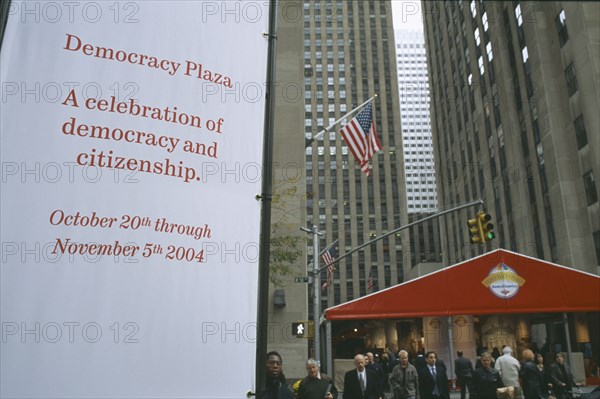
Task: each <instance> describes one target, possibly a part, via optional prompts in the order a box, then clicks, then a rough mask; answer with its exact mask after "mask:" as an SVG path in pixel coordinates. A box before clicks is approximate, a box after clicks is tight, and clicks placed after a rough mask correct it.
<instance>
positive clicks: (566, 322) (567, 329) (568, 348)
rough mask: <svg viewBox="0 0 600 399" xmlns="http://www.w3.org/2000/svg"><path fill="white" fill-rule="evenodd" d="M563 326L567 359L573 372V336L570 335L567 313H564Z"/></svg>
mask: <svg viewBox="0 0 600 399" xmlns="http://www.w3.org/2000/svg"><path fill="white" fill-rule="evenodd" d="M563 325H564V327H565V339H566V341H567V359H568V360H569V367H570V368H571V372H573V352H572V350H571V335H570V334H569V318H568V317H567V312H563Z"/></svg>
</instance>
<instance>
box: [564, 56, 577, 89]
mask: <svg viewBox="0 0 600 399" xmlns="http://www.w3.org/2000/svg"><path fill="white" fill-rule="evenodd" d="M565 79H567V89H568V91H569V96H572V95H573V94H575V92H576V91H577V89H579V86H578V85H577V77H576V76H575V67H574V66H573V63H572V62H571V63H570V64H569V66H568V67H567V68H566V69H565Z"/></svg>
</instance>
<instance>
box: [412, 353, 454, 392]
mask: <svg viewBox="0 0 600 399" xmlns="http://www.w3.org/2000/svg"><path fill="white" fill-rule="evenodd" d="M436 360H437V355H436V354H435V352H433V351H430V352H427V353H426V354H425V361H426V362H427V365H426V366H425V367H424V368H422V369H421V370H420V371H419V393H420V399H449V398H450V392H449V391H448V377H447V376H446V368H445V367H444V366H443V365H442V363H438V364H437V365H436Z"/></svg>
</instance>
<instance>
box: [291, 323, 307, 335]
mask: <svg viewBox="0 0 600 399" xmlns="http://www.w3.org/2000/svg"><path fill="white" fill-rule="evenodd" d="M306 334H308V328H306V324H305V323H292V335H294V336H296V337H304V336H305V335H306Z"/></svg>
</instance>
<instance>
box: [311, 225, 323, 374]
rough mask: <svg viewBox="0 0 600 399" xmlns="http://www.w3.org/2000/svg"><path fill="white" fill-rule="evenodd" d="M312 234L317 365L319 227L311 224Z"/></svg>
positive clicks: (317, 355) (316, 353)
mask: <svg viewBox="0 0 600 399" xmlns="http://www.w3.org/2000/svg"><path fill="white" fill-rule="evenodd" d="M312 234H313V254H314V255H313V266H314V276H313V288H314V294H313V301H314V302H313V320H314V323H315V324H314V326H315V338H314V342H315V344H314V345H315V360H316V361H317V363H319V366H320V365H321V363H320V360H321V351H320V349H321V348H320V345H321V340H320V337H321V334H320V325H319V314H320V313H321V309H320V308H321V304H320V302H321V299H320V297H321V296H320V292H321V279H320V277H321V276H320V273H319V228H318V227H317V226H313V228H312Z"/></svg>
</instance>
